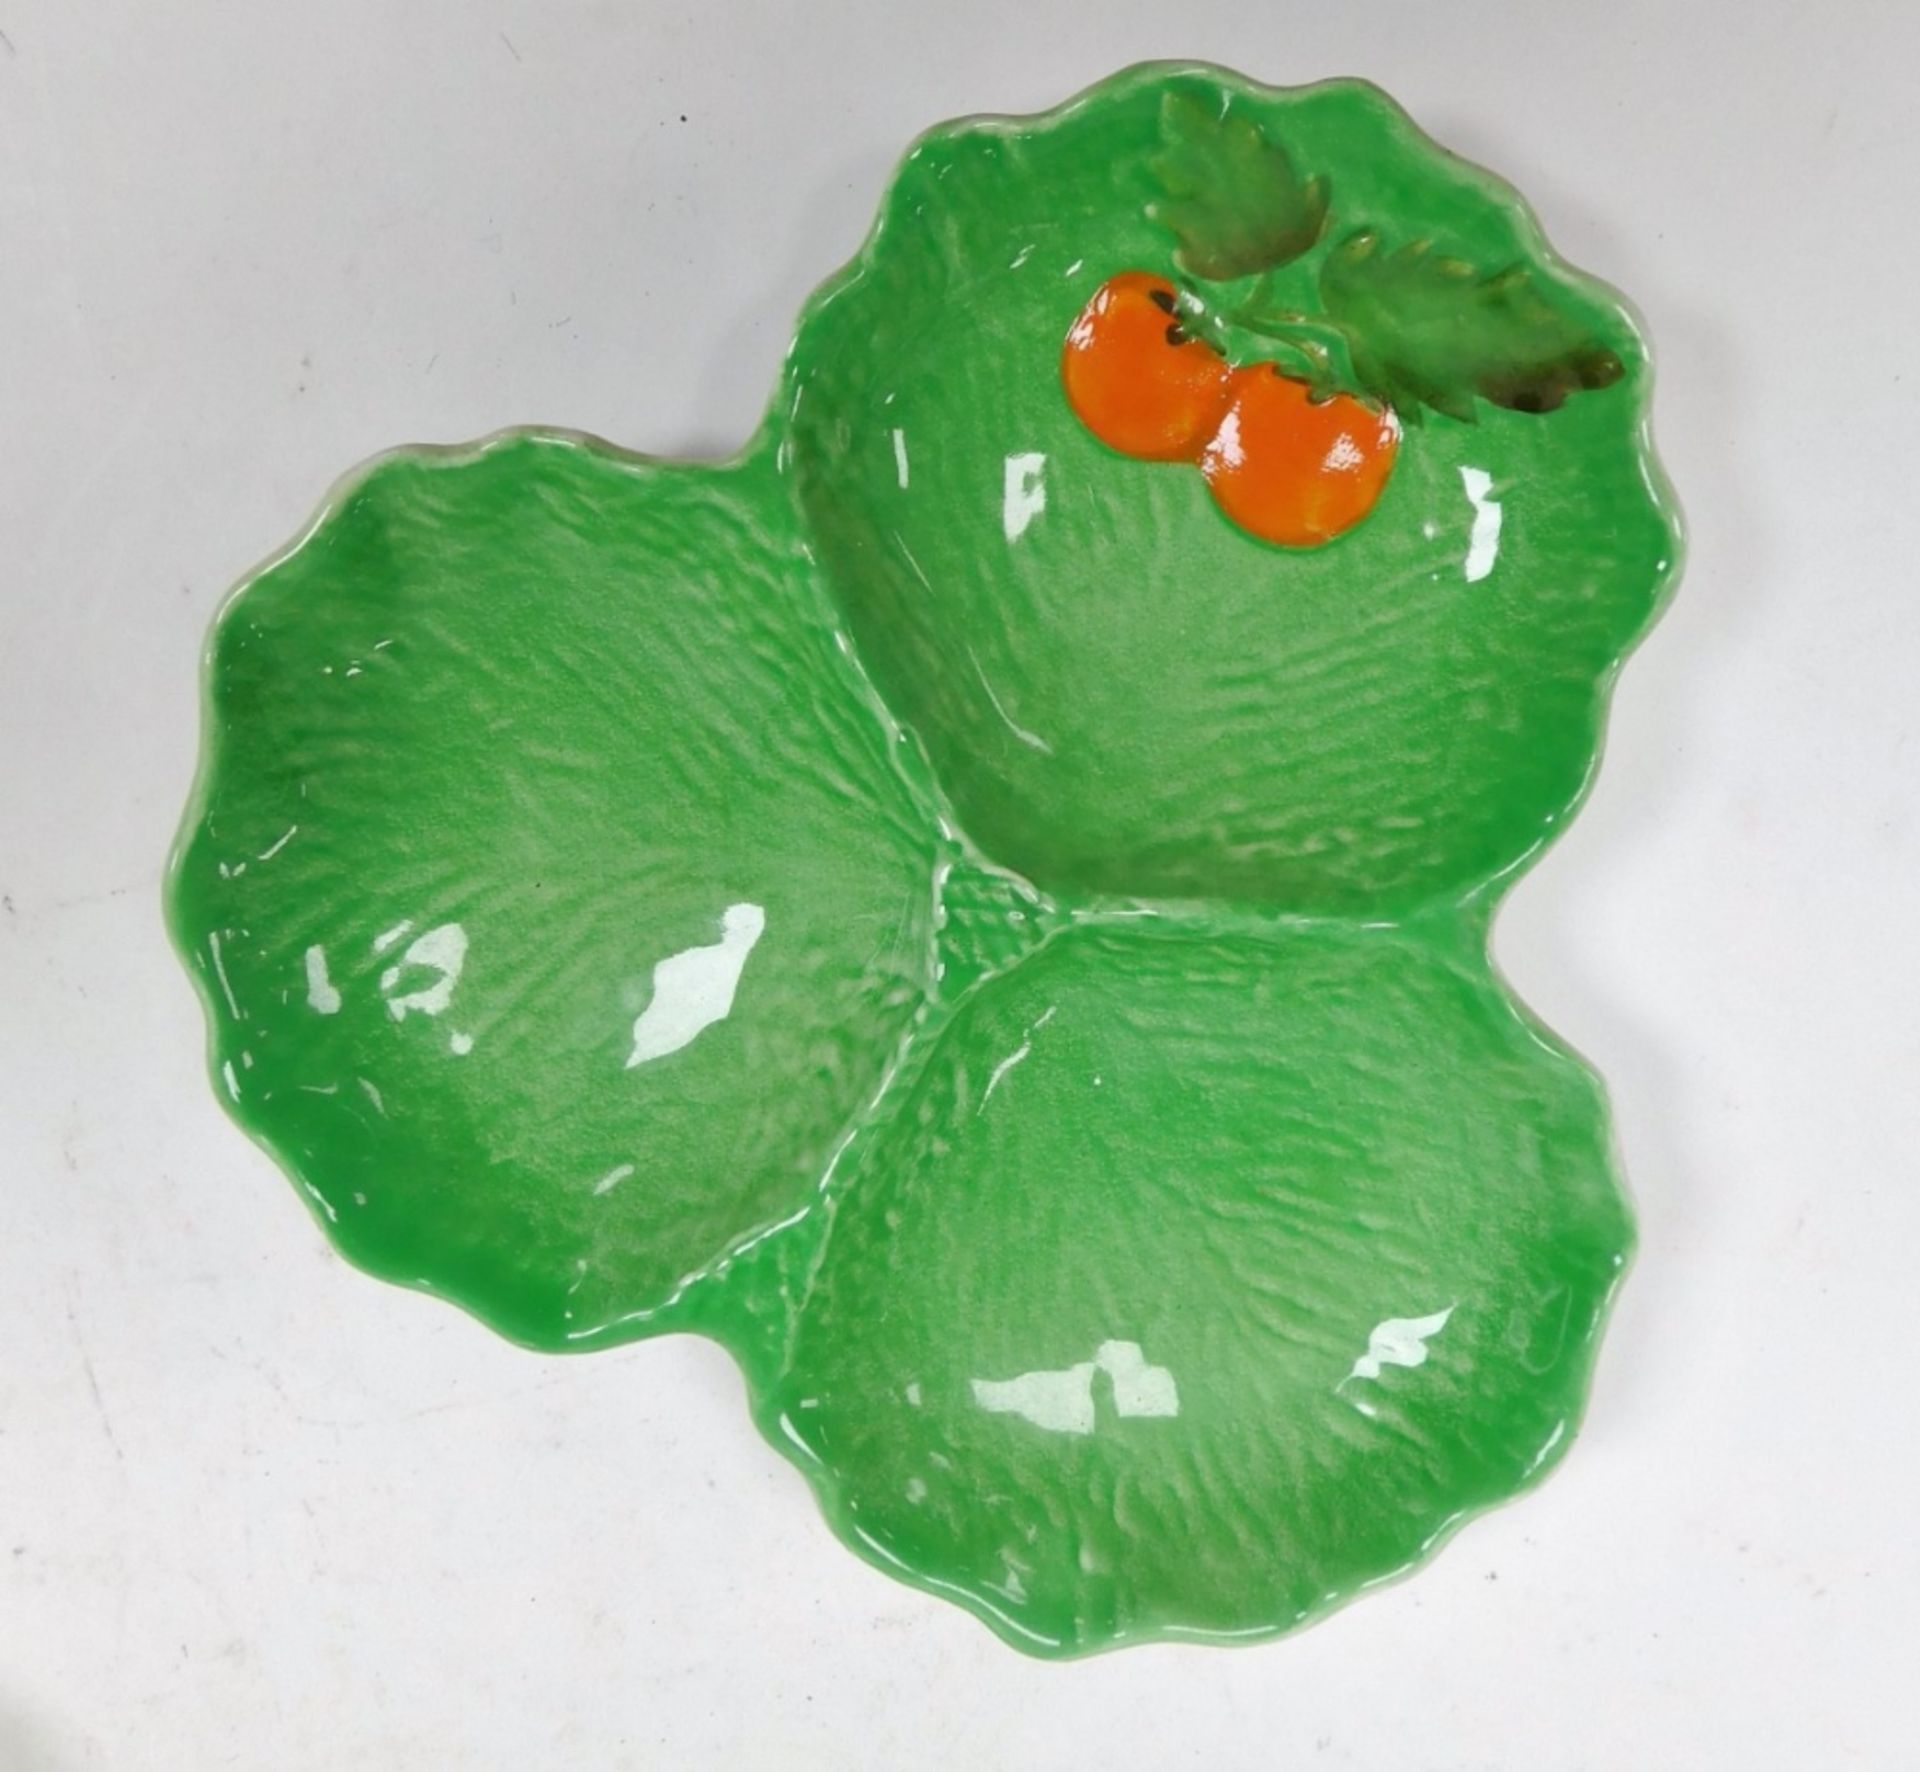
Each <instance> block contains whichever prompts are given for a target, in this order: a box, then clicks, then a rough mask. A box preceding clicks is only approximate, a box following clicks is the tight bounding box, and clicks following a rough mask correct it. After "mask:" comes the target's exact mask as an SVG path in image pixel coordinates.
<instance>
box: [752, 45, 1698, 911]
mask: <svg viewBox="0 0 1920 1772" xmlns="http://www.w3.org/2000/svg"><path fill="white" fill-rule="evenodd" d="M1174 78H1175V83H1176V85H1177V87H1178V89H1179V90H1180V91H1182V92H1183V93H1190V92H1194V91H1198V90H1203V89H1206V88H1207V87H1208V86H1209V85H1210V87H1211V90H1212V91H1213V92H1214V93H1215V94H1216V95H1217V102H1218V103H1219V104H1220V105H1222V106H1224V105H1226V104H1227V103H1228V102H1229V101H1231V105H1232V107H1233V114H1235V115H1239V116H1243V117H1245V118H1248V119H1250V120H1253V121H1257V122H1258V123H1259V124H1260V126H1261V127H1262V129H1264V131H1265V132H1266V134H1267V135H1268V136H1270V137H1271V138H1272V139H1273V140H1274V141H1275V142H1278V143H1283V144H1284V145H1285V146H1286V148H1287V150H1288V152H1289V154H1290V155H1291V156H1292V157H1293V160H1294V162H1295V163H1296V164H1297V165H1298V166H1300V167H1301V168H1303V169H1304V168H1312V169H1314V170H1315V171H1316V172H1323V173H1325V174H1326V175H1327V177H1328V178H1329V180H1330V182H1331V187H1332V190H1333V193H1334V198H1335V209H1336V216H1335V223H1334V224H1333V226H1335V227H1337V228H1339V229H1347V228H1350V227H1351V226H1352V225H1354V224H1355V223H1357V222H1359V221H1361V220H1362V219H1370V220H1374V221H1377V222H1378V223H1379V224H1380V225H1381V226H1382V227H1383V228H1385V229H1388V230H1389V231H1390V233H1391V234H1392V236H1393V237H1395V238H1412V237H1416V236H1417V237H1423V238H1433V239H1436V240H1439V241H1441V242H1445V243H1451V245H1452V246H1453V247H1454V248H1457V249H1458V250H1459V251H1460V252H1461V254H1462V255H1463V256H1465V257H1468V258H1471V259H1472V260H1473V261H1474V262H1476V263H1485V264H1493V265H1510V264H1514V263H1520V262H1525V263H1537V264H1540V265H1542V266H1547V265H1549V264H1550V262H1551V255H1550V254H1549V253H1548V250H1547V248H1546V246H1545V243H1544V241H1543V240H1542V238H1541V235H1540V233H1539V230H1538V228H1537V226H1536V225H1535V223H1534V222H1533V220H1532V218H1531V217H1530V215H1529V214H1528V213H1527V211H1526V209H1525V208H1524V206H1523V205H1522V204H1521V203H1520V201H1519V199H1518V198H1517V197H1516V196H1515V195H1514V193H1512V192H1511V191H1510V190H1509V189H1508V188H1507V187H1505V186H1503V185H1500V184H1498V183H1497V182H1495V181H1494V180H1492V179H1491V178H1489V177H1488V176H1487V175H1486V174H1484V173H1482V172H1480V171H1478V170H1477V169H1475V168H1471V167H1468V166H1466V165H1465V164H1463V163H1462V162H1460V161H1458V160H1455V159H1453V158H1452V157H1450V156H1449V155H1447V154H1445V153H1443V152H1442V151H1441V150H1439V149H1438V148H1436V147H1435V146H1434V145H1433V144H1432V143H1431V142H1430V141H1428V140H1427V138H1426V137H1425V136H1423V135H1422V134H1421V133H1420V132H1419V131H1418V130H1417V129H1416V128H1415V127H1414V126H1413V125H1412V124H1411V123H1410V122H1409V121H1408V120H1407V118H1406V117H1405V116H1404V114H1403V113H1401V112H1400V111H1399V110H1398V109H1397V108H1396V107H1395V106H1394V105H1392V103H1391V102H1390V101H1388V100H1387V99H1385V98H1384V97H1383V96H1382V95H1381V94H1379V93H1378V92H1376V91H1374V90H1373V89H1372V88H1369V87H1364V86H1360V85H1357V84H1354V83H1350V82H1343V83H1338V84H1334V85H1328V86H1316V87H1308V88H1303V89H1298V90H1294V91H1279V92H1276V91H1272V90H1269V89H1265V88H1260V87H1256V86H1252V85H1250V84H1247V83H1244V82H1240V81H1238V80H1235V79H1233V78H1232V77H1230V76H1225V75H1219V74H1212V75H1201V74H1197V73H1192V72H1183V73H1181V74H1179V75H1177V76H1175V77H1174ZM1168 79H1169V75H1168V74H1167V71H1166V70H1159V69H1156V70H1145V71H1142V72H1139V73H1136V74H1134V75H1130V76H1123V77H1121V78H1120V79H1118V80H1116V81H1114V82H1112V83H1110V84H1109V85H1107V86H1106V87H1103V88H1102V89H1101V90H1100V92H1099V93H1098V94H1097V96H1095V97H1093V98H1090V99H1088V100H1084V101H1082V102H1079V103H1076V104H1072V105H1068V106H1066V107H1064V108H1062V109H1061V110H1059V111H1057V112H1053V113H1050V114H1048V115H1047V116H1045V117H1043V118H1039V119H1013V120H985V121H980V122H973V123H964V124H959V125H954V126H952V127H949V128H947V129H943V130H938V131H935V132H934V133H933V134H932V135H930V136H928V137H927V138H925V139H924V140H923V141H922V142H921V143H920V145H919V146H918V147H917V148H916V149H915V150H914V152H913V153H912V154H911V156H910V157H909V158H908V160H907V162H906V164H905V165H904V166H903V167H902V169H901V172H900V175H899V177H898V179H897V180H896V181H895V183H894V185H893V187H892V190H891V191H890V193H889V195H888V197H887V200H886V203H885V206H884V208H883V212H882V217H881V221H880V224H879V226H878V228H877V229H876V231H875V234H874V236H873V238H872V240H871V241H870V242H869V244H868V247H867V249H866V251H865V252H864V253H863V254H862V255H861V257H860V258H859V260H858V261H856V263H855V265H854V266H853V267H852V268H851V269H850V271H849V272H848V273H847V275H846V276H845V277H844V278H843V279H842V280H841V281H840V282H839V283H838V284H837V285H835V286H834V287H833V288H832V289H831V290H830V291H829V292H828V294H827V296H826V298H825V299H824V300H822V301H821V302H820V303H818V304H817V305H816V307H815V308H814V309H813V310H812V311H811V313H810V314H809V315H808V317H807V318H806V320H805V321H804V323H803V325H802V328H801V332H800V336H799V339H798V341H797V344H796V347H795V351H794V355H793V358H792V361H791V365H790V368H789V389H788V402H789V408H790V411H791V415H792V447H793V452H794V455H793V459H794V470H795V477H796V482H797V485H798V488H799V492H800V496H801V499H802V501H803V504H804V507H805V510H806V513H807V517H808V521H809V524H810V527H811V531H812V534H813V536H814V539H815V543H816V546H817V548H818V550H819V554H820V559H821V562H822V564H823V566H824V567H825V568H826V570H827V572H828V573H829V575H830V577H831V579H832V581H833V585H834V588H835V591H836V594H837V595H838V596H839V598H840V600H841V602H842V604H843V606H844V607H845V609H846V611H847V615H848V620H849V624H850V626H851V628H852V631H853V633H854V635H855V638H856V640H857V641H858V642H859V644H860V646H861V648H862V652H863V656H864V657H865V658H866V659H867V661H868V663H869V666H870V668H871V669H872V671H873V673H874V677H875V681H876V683H877V685H878V686H879V688H880V690H881V692H882V693H883V694H884V695H885V696H886V697H887V699H888V701H889V704H890V705H891V706H892V707H893V709H894V711H895V712H896V713H897V714H898V715H899V716H900V717H901V718H902V719H903V720H904V721H906V722H907V723H908V724H909V725H911V726H913V727H914V728H915V729H916V730H918V732H919V733H920V734H921V736H922V737H923V738H924V740H925V742H926V745H927V748H928V751H929V753H930V755H931V757H932V760H933V763H934V766H935V769H936V772H937V773H938V774H939V776H940V778H941V781H942V784H943V786H944V787H945V789H946V791H947V793H948V794H949V796H950V797H951V799H952V801H953V803H954V805H955V807H956V809H957V811H958V813H959V816H960V819H961V822H962V823H963V824H964V825H965V826H966V828H967V829H968V830H969V831H970V832H971V834H972V835H973V836H974V838H975V839H977V840H978V841H979V842H980V843H981V845H982V846H983V847H984V848H985V849H986V850H987V851H988V852H989V853H990V854H992V855H993V856H994V857H995V858H996V859H998V860H999V861H1001V862H1003V863H1005V864H1006V865H1008V866H1010V867H1013V868H1016V869H1018V870H1019V871H1021V872H1023V873H1025V874H1026V875H1028V876H1029V877H1030V878H1032V879H1033V880H1035V881H1036V882H1037V883H1038V884H1040V885H1042V886H1044V887H1047V888H1049V889H1052V890H1057V891H1061V892H1066V893H1114V894H1122V895H1145V896H1166V897H1195V896H1213V897H1231V898H1236V899H1246V900H1258V901H1262V902H1265V903H1267V904H1270V905H1274V906H1279V907H1285V908H1287V909H1290V910H1295V911H1311V912H1315V913H1329V912H1332V913H1341V914H1347V913H1352V912H1356V911H1363V910H1364V911H1366V912H1367V913H1369V914H1374V915H1394V914H1399V913H1401V912H1403V911H1405V910H1407V909H1408V908H1410V907H1412V906H1414V905H1416V904H1419V903H1422V902H1425V901H1427V900H1429V899H1432V898H1435V897H1438V896H1442V895H1445V894H1449V893H1457V892H1460V891H1463V890H1466V889H1468V888H1470V887H1472V886H1473V885H1476V884H1478V883H1481V882H1484V881H1485V880H1487V879H1488V878H1490V877H1492V876H1494V875H1495V874H1498V873H1500V872H1502V871H1503V870H1506V869H1510V868H1512V867H1513V866H1515V865H1517V864H1518V863H1519V862H1520V861H1521V860H1522V859H1524V857H1526V856H1527V855H1528V854H1530V853H1531V852H1532V851H1533V850H1534V849H1536V848H1537V847H1538V846H1539V845H1540V843H1541V842H1543V841H1544V840H1545V838H1546V836H1547V835H1548V834H1550V833H1551V831H1552V830H1553V829H1554V828H1555V827H1556V825H1557V824H1558V822H1559V821H1560V820H1561V819H1562V817H1563V816H1564V815H1565V814H1566V812H1567V811H1568V809H1569V808H1570V807H1571V806H1572V804H1573V803H1574V802H1575V800H1576V799H1577V797H1578V795H1579V793H1580V790H1581V788H1582V786H1583V785H1584V783H1585V781H1586V778H1587V774H1588V770H1589V768H1590V766H1591V763H1592V759H1593V756H1594V752H1595V748H1596V745H1597V742H1598V736H1599V726H1600V719H1601V715H1602V709H1603V701H1604V693H1605V685H1606V683H1607V682H1608V681H1609V679H1610V677H1611V673H1612V671H1613V669H1614V667H1615V665H1616V664H1617V662H1618V660H1619V658H1620V656H1621V654H1622V652H1623V651H1624V649H1625V648H1626V647H1627V646H1629V645H1630V644H1631V643H1632V641H1633V640H1634V639H1635V638H1636V637H1637V635H1638V634H1639V633H1640V632H1641V630H1642V628H1643V627H1644V625H1645V623H1646V621H1647V620H1648V618H1649V616H1650V614H1651V613H1652V611H1653V610H1654V608H1655V607H1656V606H1657V604H1658V601H1659V598H1660V594H1661V590H1662V587H1663V586H1664V584H1665V582H1666V580H1667V576H1668V574H1669V572H1670V569H1671V566H1672V562H1673V559H1674V551H1675V549H1674V532H1673V524H1672V518H1671V514H1670V511H1669V510H1668V508H1667V505H1666V501H1665V498H1664V495H1663V493H1662V492H1661V490H1660V486H1659V482H1658V480H1657V477H1656V476H1655V475H1654V473H1653V472H1652V470H1651V468H1650V464H1649V455H1648V450H1647V445H1646V439H1645V435H1644V429H1645V417H1644V414H1645V401H1646V398H1647V369H1646V361H1645V354H1644V351H1643V349H1642V346H1641V341H1640V339H1639V336H1638V334H1637V332H1636V330H1635V328H1634V326H1633V324H1632V322H1631V320H1630V319H1629V317H1628V316H1627V315H1626V314H1625V312H1624V311H1623V310H1622V309H1621V307H1620V306H1619V304H1618V302H1617V301H1616V300H1615V299H1614V298H1613V297H1612V296H1611V295H1610V294H1609V293H1608V292H1607V291H1605V290H1603V289H1602V288H1600V287H1599V286H1598V285H1596V284H1593V283H1592V282H1590V281H1588V280H1585V279H1577V278H1571V277H1570V276H1561V275H1560V274H1559V273H1558V272H1556V273H1555V276H1556V282H1555V287H1556V289H1557V290H1560V291H1562V293H1563V294H1564V298H1565V300H1566V302H1567V303H1568V304H1570V305H1571V307H1572V308H1574V309H1576V310H1577V311H1578V313H1579V315H1580V316H1581V318H1582V322H1583V325H1584V326H1585V327H1586V328H1587V330H1589V331H1590V332H1591V333H1592V334H1593V335H1594V336H1595V337H1596V338H1598V339H1600V340H1602V341H1603V342H1604V344H1605V346H1606V348H1607V349H1608V350H1610V351H1611V352H1612V354H1613V355H1614V356H1615V357H1617V358H1618V360H1619V362H1620V364H1621V365H1622V367H1623V373H1622V375H1621V377H1620V379H1619V380H1618V381H1617V382H1615V383H1614V385H1612V386H1609V387H1605V388H1603V389H1601V390H1599V391H1596V392H1591V393H1583V394H1582V395H1581V396H1580V397H1579V398H1578V399H1575V400H1571V401H1569V402H1567V404H1566V405H1565V406H1564V407H1563V408H1562V409H1561V410H1559V411H1557V412H1554V413H1552V414H1550V415H1548V416H1545V417H1542V416H1539V415H1535V414H1530V413H1516V412H1509V411H1504V410H1500V409H1497V408H1488V409H1487V410H1486V411H1485V412H1484V413H1483V414H1482V416H1481V418H1480V422H1478V423H1476V424H1473V425H1463V424H1457V423H1452V422H1447V423H1441V422H1434V423H1431V424H1428V425H1426V426H1424V427H1422V429H1421V430H1420V432H1419V434H1418V435H1417V436H1413V437H1410V438H1409V439H1408V440H1407V442H1406V444H1405V445H1404V446H1403V447H1402V449H1401V450H1400V453H1399V459H1398V461H1397V462H1396V464H1395V466H1394V469H1393V474H1392V478H1391V479H1390V480H1389V481H1388V482H1387V485H1386V489H1385V492H1384V495H1383V496H1382V497H1381V499H1380V502H1379V504H1378V505H1377V507H1376V508H1375V509H1374V510H1373V511H1372V513H1371V515H1369V516H1368V517H1367V518H1366V520H1365V521H1364V522H1363V523H1361V524H1360V525H1359V527H1358V528H1356V529H1354V530H1353V531H1352V532H1351V533H1350V534H1348V535H1346V536H1344V537H1342V538H1341V539H1340V540H1339V541H1338V542H1336V543H1334V544H1332V545H1331V546H1328V547H1324V548H1320V549H1318V550H1313V551H1304V552H1285V551H1282V550H1279V549H1276V548H1273V547H1271V546H1268V545H1267V544H1265V543H1262V542H1259V541H1256V540H1254V539H1252V538H1250V537H1249V536H1247V535H1246V534H1244V533H1243V532H1241V531H1240V530H1239V529H1236V528H1235V527H1233V525H1232V524H1230V523H1229V522H1227V521H1226V520H1225V519H1224V518H1223V517H1222V515H1221V514H1220V512H1219V511H1218V510H1217V509H1216V508H1215V506H1214V504H1213V502H1212V501H1211V499H1210V498H1209V497H1208V493H1207V489H1206V486H1205V484H1204V483H1203V482H1202V480H1201V477H1200V476H1199V475H1198V474H1197V473H1194V472H1192V471H1190V470H1188V469H1186V468H1184V467H1180V466H1173V467H1168V466H1165V465H1163V464H1158V463H1143V462H1130V461H1125V460H1122V459H1119V458H1118V457H1116V456H1115V455H1114V454H1113V452H1112V451H1110V450H1108V449H1107V448H1105V447H1104V446H1103V445H1101V444H1100V443H1099V442H1097V441H1096V440H1095V439H1094V438H1093V437H1092V436H1090V435H1089V434H1088V432H1087V430H1086V429H1085V427H1084V426H1083V425H1082V424H1081V423H1080V422H1079V421H1078V420H1077V419H1076V417H1075V415H1074V413H1073V412H1072V411H1071V410H1070V408H1069V406H1068V404H1067V402H1066V400H1065V399H1064V398H1063V397H1062V392H1061V386H1060V378H1059V373H1058V368H1057V358H1058V354H1059V350H1060V346H1061V341H1062V338H1063V336H1064V335H1065V332H1066V329H1067V327H1068V326H1069V324H1070V323H1071V322H1072V321H1073V319H1074V317H1075V315H1077V314H1078V313H1079V312H1080V311H1081V310H1082V308H1083V307H1084V306H1085V304H1086V302H1087V300H1088V298H1089V297H1090V296H1091V294H1092V293H1093V292H1094V291H1095V290H1096V289H1097V288H1099V287H1100V286H1101V284H1102V283H1103V282H1104V281H1105V280H1106V279H1108V278H1109V277H1111V276H1113V275H1114V274H1115V273H1117V272H1119V271H1122V270H1125V269H1128V268H1144V269H1147V270H1153V269H1155V268H1159V269H1165V268H1167V266H1168V246H1169V242H1168V239H1167V237H1166V235H1165V233H1164V231H1163V230H1162V229H1161V228H1159V227H1158V226H1157V225H1156V224H1155V223H1154V222H1153V221H1152V220H1151V219H1150V218H1149V216H1148V213H1147V211H1148V209H1149V207H1150V205H1151V204H1152V202H1153V201H1154V199H1155V197H1156V194H1157V187H1156V184H1155V180H1154V174H1153V171H1152V167H1153V162H1154V159H1155V157H1156V155H1157V154H1158V153H1159V151H1160V149H1159V142H1160V109H1161V101H1162V96H1163V93H1164V91H1165V90H1166V88H1167V83H1168ZM1330 231H1331V229H1330ZM1322 250H1325V248H1323V249H1322ZM1315 262H1316V261H1315V260H1314V259H1312V258H1309V259H1303V260H1301V261H1300V263H1299V265H1298V266H1297V267H1296V269H1297V273H1298V275H1299V277H1300V278H1301V279H1302V285H1303V287H1302V289H1301V291H1300V295H1299V299H1300V300H1301V301H1302V302H1307V301H1310V300H1311V294H1312V285H1313V270H1314V265H1315ZM1292 274H1294V273H1293V272H1289V273H1288V275H1292Z"/></svg>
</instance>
